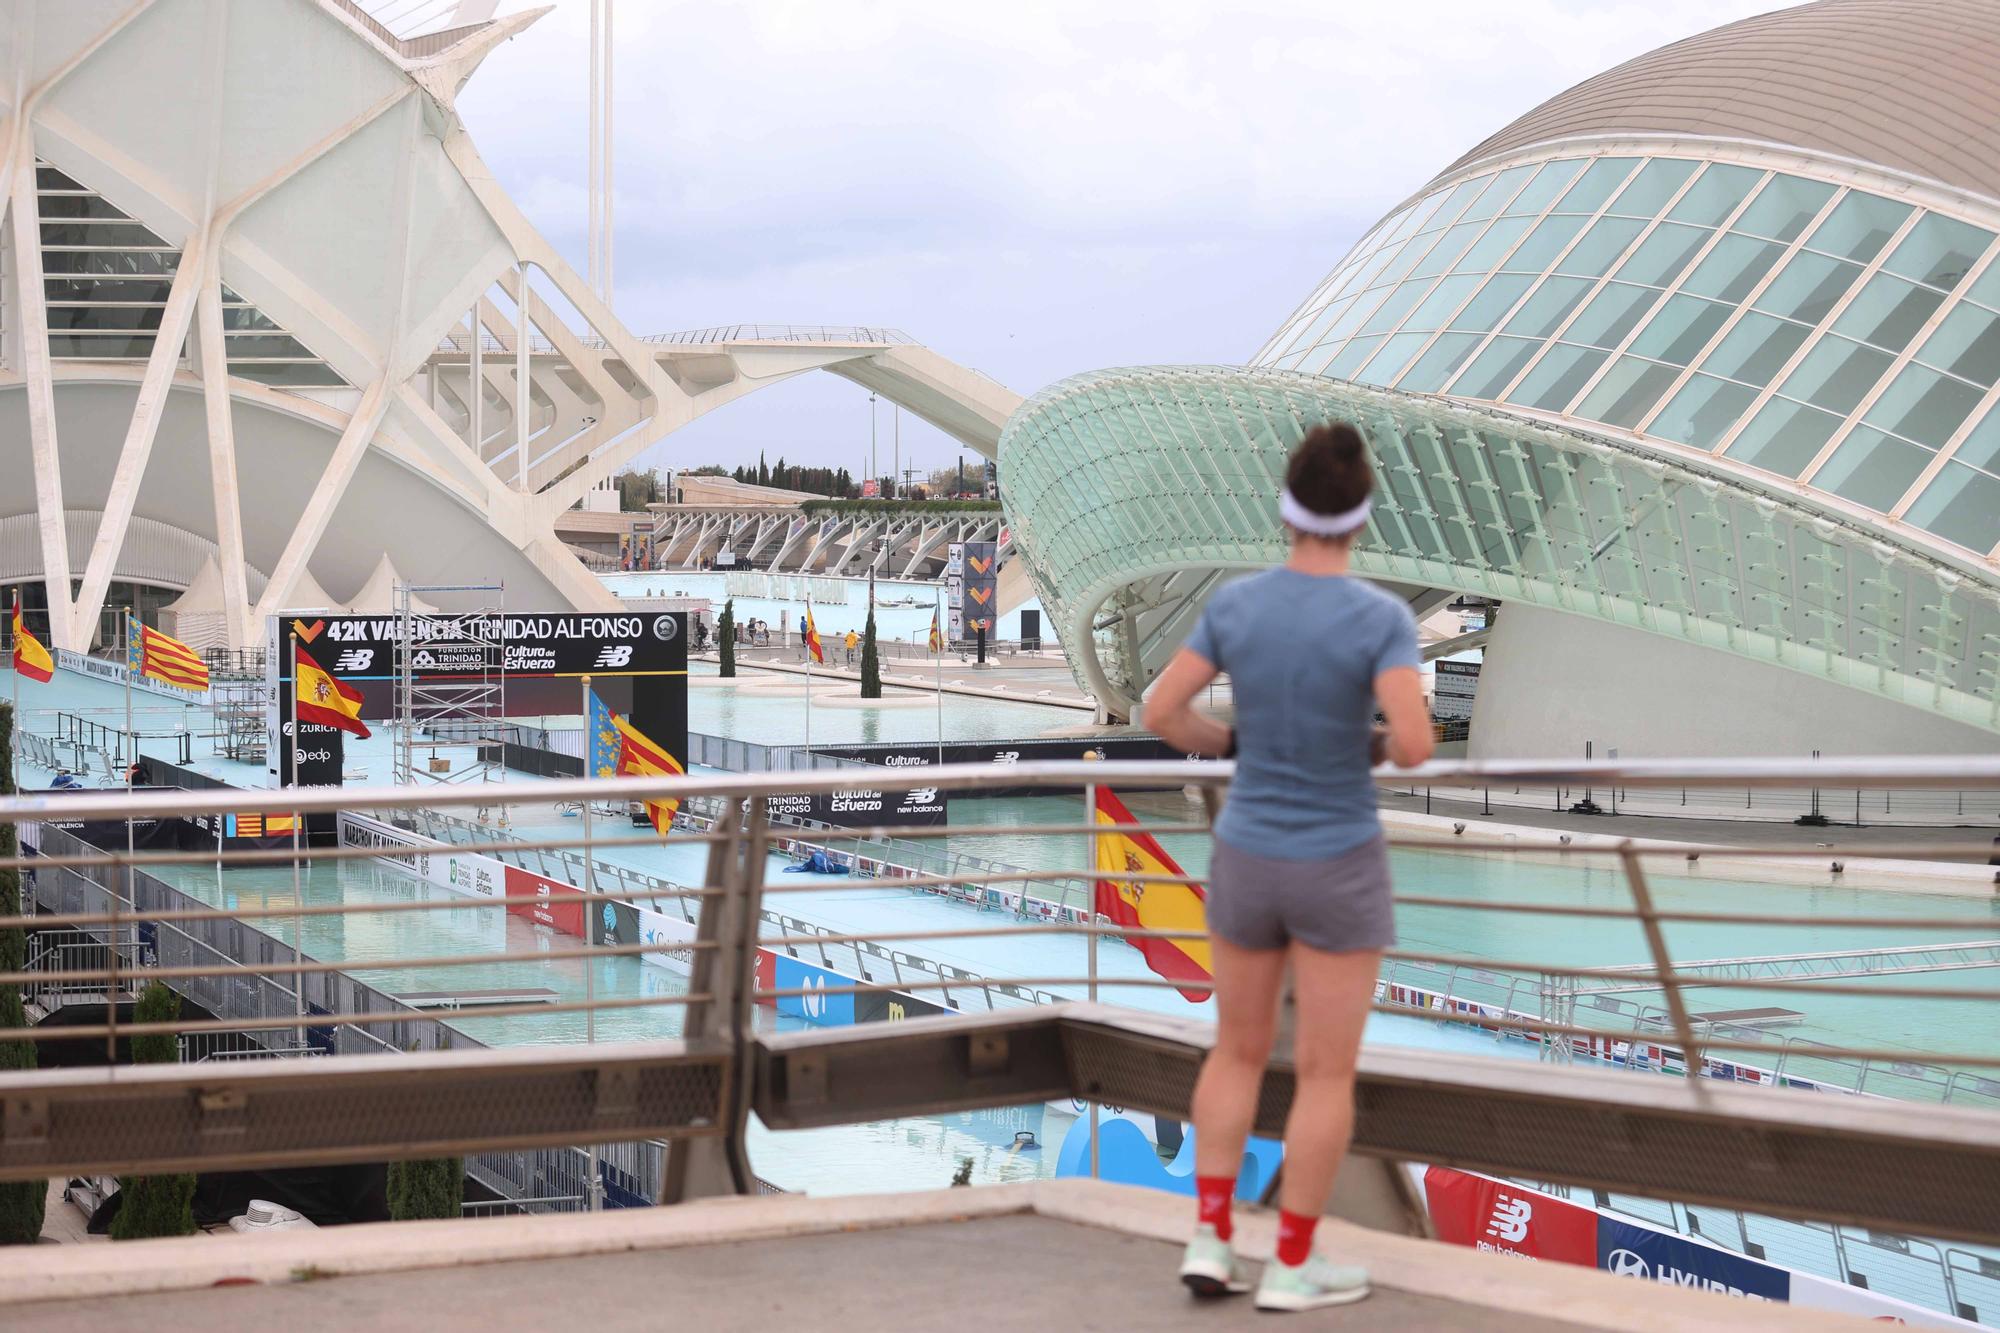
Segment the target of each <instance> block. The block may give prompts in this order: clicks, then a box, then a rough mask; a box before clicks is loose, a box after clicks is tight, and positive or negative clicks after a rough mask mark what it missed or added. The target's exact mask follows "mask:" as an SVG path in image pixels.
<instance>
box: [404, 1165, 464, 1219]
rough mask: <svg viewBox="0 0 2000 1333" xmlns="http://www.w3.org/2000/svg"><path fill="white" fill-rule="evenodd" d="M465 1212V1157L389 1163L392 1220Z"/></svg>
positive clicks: (447, 1215) (449, 1215)
mask: <svg viewBox="0 0 2000 1333" xmlns="http://www.w3.org/2000/svg"><path fill="white" fill-rule="evenodd" d="M464 1213H465V1160H464V1159H463V1158H460V1157H426V1158H421V1159H419V1160H417V1161H414V1162H391V1163H389V1220H390V1221H392V1222H416V1221H421V1220H423V1219H424V1218H428V1217H460V1216H463V1215H464Z"/></svg>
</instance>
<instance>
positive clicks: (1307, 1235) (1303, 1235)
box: [1278, 1209, 1319, 1268]
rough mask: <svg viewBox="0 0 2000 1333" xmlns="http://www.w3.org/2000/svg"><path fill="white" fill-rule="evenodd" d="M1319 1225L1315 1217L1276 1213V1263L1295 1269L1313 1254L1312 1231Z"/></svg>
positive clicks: (1281, 1211)
mask: <svg viewBox="0 0 2000 1333" xmlns="http://www.w3.org/2000/svg"><path fill="white" fill-rule="evenodd" d="M1318 1225H1319V1219H1318V1218H1317V1217H1303V1216H1301V1215H1299V1214H1298V1213H1288V1212H1285V1211H1284V1210H1282V1209H1280V1210H1279V1212H1278V1262H1279V1263H1281V1264H1284V1265H1286V1266H1287V1267H1290V1268H1297V1267H1298V1266H1299V1265H1300V1264H1302V1263H1304V1262H1305V1261H1306V1257H1307V1256H1308V1255H1310V1254H1311V1253H1312V1252H1313V1229H1314V1228H1315V1227H1317V1226H1318Z"/></svg>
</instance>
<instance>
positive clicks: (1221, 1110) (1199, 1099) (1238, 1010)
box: [1192, 936, 1285, 1180]
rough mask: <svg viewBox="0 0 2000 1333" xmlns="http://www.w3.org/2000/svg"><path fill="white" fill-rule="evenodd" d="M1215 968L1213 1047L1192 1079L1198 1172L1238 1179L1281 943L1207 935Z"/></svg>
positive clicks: (1259, 1081) (1279, 972)
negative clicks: (1239, 942)
mask: <svg viewBox="0 0 2000 1333" xmlns="http://www.w3.org/2000/svg"><path fill="white" fill-rule="evenodd" d="M1209 944H1210V948H1211V950H1212V951H1213V953H1212V958H1213V962H1214V965H1215V966H1214V971H1215V1049H1214V1050H1212V1051H1210V1052H1209V1053H1208V1058H1207V1059H1206V1060H1204V1061H1203V1062H1202V1066H1201V1077H1200V1078H1198V1079H1197V1080H1195V1085H1194V1106H1193V1112H1192V1113H1193V1115H1194V1169H1195V1174H1196V1175H1201V1176H1227V1177H1229V1178H1230V1179H1231V1180H1234V1179H1235V1178H1236V1172H1237V1170H1238V1169H1239V1168H1240V1167H1241V1166H1242V1165H1243V1144H1244V1141H1245V1140H1247V1139H1248V1138H1249V1137H1250V1123H1251V1121H1252V1120H1254V1119H1255V1118H1256V1115H1257V1090H1258V1089H1259V1088H1260V1087H1261V1086H1262V1085H1263V1082H1264V1066H1265V1065H1266V1064H1267V1063H1268V1062H1269V1061H1270V1058H1271V1040H1272V1038H1273V1037H1274V1036H1275V1035H1276V1033H1277V1026H1278V991H1279V987H1280V986H1281V985H1282V983H1283V981H1284V977H1285V951H1284V950H1283V949H1241V948H1238V947H1237V946H1236V945H1233V944H1231V943H1229V942H1228V941H1227V940H1223V939H1217V938H1214V937H1212V936H1211V937H1210V941H1209Z"/></svg>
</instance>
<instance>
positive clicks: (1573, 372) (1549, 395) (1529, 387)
mask: <svg viewBox="0 0 2000 1333" xmlns="http://www.w3.org/2000/svg"><path fill="white" fill-rule="evenodd" d="M1607 355H1608V353H1605V352H1600V351H1598V350H1597V349H1596V348H1593V347H1572V346H1570V345H1569V344H1567V343H1557V344H1556V345H1555V346H1554V347H1551V348H1549V350H1548V352H1547V353H1546V354H1545V355H1544V356H1543V357H1542V359H1541V360H1540V361H1538V362H1536V363H1535V368H1534V369H1533V370H1531V371H1529V372H1528V373H1527V375H1526V376H1525V377H1523V379H1522V380H1521V383H1520V385H1519V386H1518V387H1517V388H1515V390H1514V391H1513V392H1512V393H1510V394H1508V395H1507V401H1509V402H1512V403H1520V404H1522V405H1523V406H1525V407H1539V408H1541V409H1543V410H1544V411H1548V412H1560V411H1562V409H1563V408H1565V407H1568V406H1569V402H1570V399H1572V398H1574V397H1576V395H1577V394H1578V393H1579V392H1580V391H1581V390H1582V389H1583V386H1584V385H1585V384H1586V383H1588V382H1589V380H1590V377H1591V376H1592V375H1594V374H1596V373H1597V368H1598V367H1599V366H1601V365H1603V364H1604V358H1605V357H1606V356H1607Z"/></svg>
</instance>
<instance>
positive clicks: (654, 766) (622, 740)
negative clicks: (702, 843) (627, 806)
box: [587, 690, 687, 838]
mask: <svg viewBox="0 0 2000 1333" xmlns="http://www.w3.org/2000/svg"><path fill="white" fill-rule="evenodd" d="M603 721H609V723H610V727H609V730H610V731H612V732H613V733H615V734H616V735H617V737H618V742H617V743H618V759H617V763H616V765H615V770H616V772H617V774H618V776H619V777H621V778H641V777H644V778H664V777H684V776H686V774H687V770H686V769H685V768H683V767H681V764H680V761H679V760H677V759H675V758H674V757H673V756H672V755H670V754H668V753H667V752H666V751H665V750H663V749H661V748H660V747H659V746H657V745H655V744H653V742H652V741H651V740H650V739H649V738H648V737H647V735H646V733H645V732H643V731H640V730H639V729H638V728H637V727H635V726H633V725H632V724H631V723H630V722H627V721H626V720H625V719H624V718H622V717H619V716H618V715H617V714H616V713H614V712H612V711H611V710H610V709H609V708H607V707H605V705H604V701H603V700H602V699H599V698H598V697H597V691H595V690H592V691H591V692H590V725H591V735H590V736H589V737H588V738H587V739H588V740H589V742H590V747H591V754H590V764H591V767H592V769H593V770H596V768H597V765H598V763H599V761H600V758H601V755H602V751H601V750H600V748H599V747H600V745H601V744H602V740H601V732H602V731H603V730H604V729H605V728H603V726H602V725H601V724H602V722H603ZM680 806H681V803H680V798H679V797H669V798H668V799H666V800H663V801H648V802H646V815H647V817H648V818H650V819H651V820H652V821H653V832H655V833H657V834H659V835H660V836H661V837H663V838H664V837H666V836H667V834H668V832H669V831H670V830H672V828H673V826H674V811H676V810H678V809H680Z"/></svg>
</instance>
